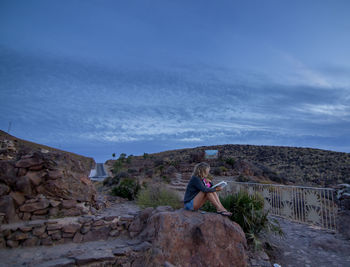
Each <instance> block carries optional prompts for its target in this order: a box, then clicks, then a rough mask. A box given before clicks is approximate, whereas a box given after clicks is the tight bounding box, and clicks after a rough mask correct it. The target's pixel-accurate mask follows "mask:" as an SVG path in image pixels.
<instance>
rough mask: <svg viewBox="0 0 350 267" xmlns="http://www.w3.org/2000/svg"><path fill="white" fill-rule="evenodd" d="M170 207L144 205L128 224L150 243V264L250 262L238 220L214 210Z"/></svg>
mask: <svg viewBox="0 0 350 267" xmlns="http://www.w3.org/2000/svg"><path fill="white" fill-rule="evenodd" d="M167 210H170V208H165V207H159V208H158V209H157V210H153V209H151V208H149V209H145V210H144V211H143V212H142V213H141V214H140V216H139V218H138V219H136V220H135V221H134V222H133V223H132V224H131V225H130V226H129V232H130V233H132V231H135V232H134V235H135V236H136V237H137V238H138V239H141V240H143V241H144V242H147V243H149V244H151V251H152V253H150V254H149V255H148V256H145V260H147V261H148V263H147V264H148V265H149V266H164V264H165V263H166V264H169V265H168V266H172V265H174V266H247V260H248V258H247V252H246V248H247V243H246V239H245V235H244V232H243V231H242V229H241V227H240V226H239V225H238V224H237V223H235V222H232V221H230V220H229V219H228V218H227V217H224V216H221V215H218V214H213V213H206V214H201V213H199V212H191V211H185V210H182V209H181V210H177V211H167ZM138 232H139V234H138Z"/></svg>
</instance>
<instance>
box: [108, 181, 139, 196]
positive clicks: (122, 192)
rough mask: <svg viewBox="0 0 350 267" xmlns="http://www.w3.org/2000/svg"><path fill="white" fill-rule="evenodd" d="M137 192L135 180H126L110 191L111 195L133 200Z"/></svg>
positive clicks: (137, 185)
mask: <svg viewBox="0 0 350 267" xmlns="http://www.w3.org/2000/svg"><path fill="white" fill-rule="evenodd" d="M139 190H140V186H139V184H138V183H137V182H136V181H135V180H133V179H129V178H127V179H125V180H123V181H121V182H120V184H119V185H118V186H115V187H114V188H113V189H112V195H114V196H118V197H123V198H127V199H129V200H134V199H135V197H136V195H137V193H138V191H139Z"/></svg>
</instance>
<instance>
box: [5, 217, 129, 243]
mask: <svg viewBox="0 0 350 267" xmlns="http://www.w3.org/2000/svg"><path fill="white" fill-rule="evenodd" d="M133 220H134V216H132V215H124V216H105V217H98V216H96V217H94V216H88V215H85V216H80V217H67V218H61V219H50V220H37V221H28V222H23V223H16V224H7V225H2V226H1V229H0V248H15V247H30V246H40V245H56V244H65V243H70V242H75V243H81V242H88V241H96V240H108V239H112V238H116V237H118V236H120V235H127V236H128V235H129V232H128V229H129V225H130V224H131V223H132V221H133Z"/></svg>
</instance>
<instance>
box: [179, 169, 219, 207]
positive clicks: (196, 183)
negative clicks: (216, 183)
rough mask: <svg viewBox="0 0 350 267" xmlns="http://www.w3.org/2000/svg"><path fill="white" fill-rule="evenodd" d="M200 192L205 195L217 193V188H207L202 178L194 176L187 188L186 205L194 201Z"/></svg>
mask: <svg viewBox="0 0 350 267" xmlns="http://www.w3.org/2000/svg"><path fill="white" fill-rule="evenodd" d="M200 191H202V192H204V193H210V192H215V191H216V190H215V188H208V187H206V186H205V185H204V183H203V181H202V179H201V178H199V177H197V176H192V177H191V180H190V181H189V182H188V185H187V188H186V192H185V197H184V203H186V202H188V201H191V200H192V199H194V198H195V196H196V195H197V194H198V193H199V192H200Z"/></svg>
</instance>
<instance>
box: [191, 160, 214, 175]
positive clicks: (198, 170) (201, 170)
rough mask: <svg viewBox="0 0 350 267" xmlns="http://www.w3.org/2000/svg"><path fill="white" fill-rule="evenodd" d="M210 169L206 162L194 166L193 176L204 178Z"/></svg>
mask: <svg viewBox="0 0 350 267" xmlns="http://www.w3.org/2000/svg"><path fill="white" fill-rule="evenodd" d="M207 169H210V165H209V164H208V163H206V162H201V163H198V164H196V166H194V170H193V173H192V176H197V177H204V174H205V171H206V170H207Z"/></svg>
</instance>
